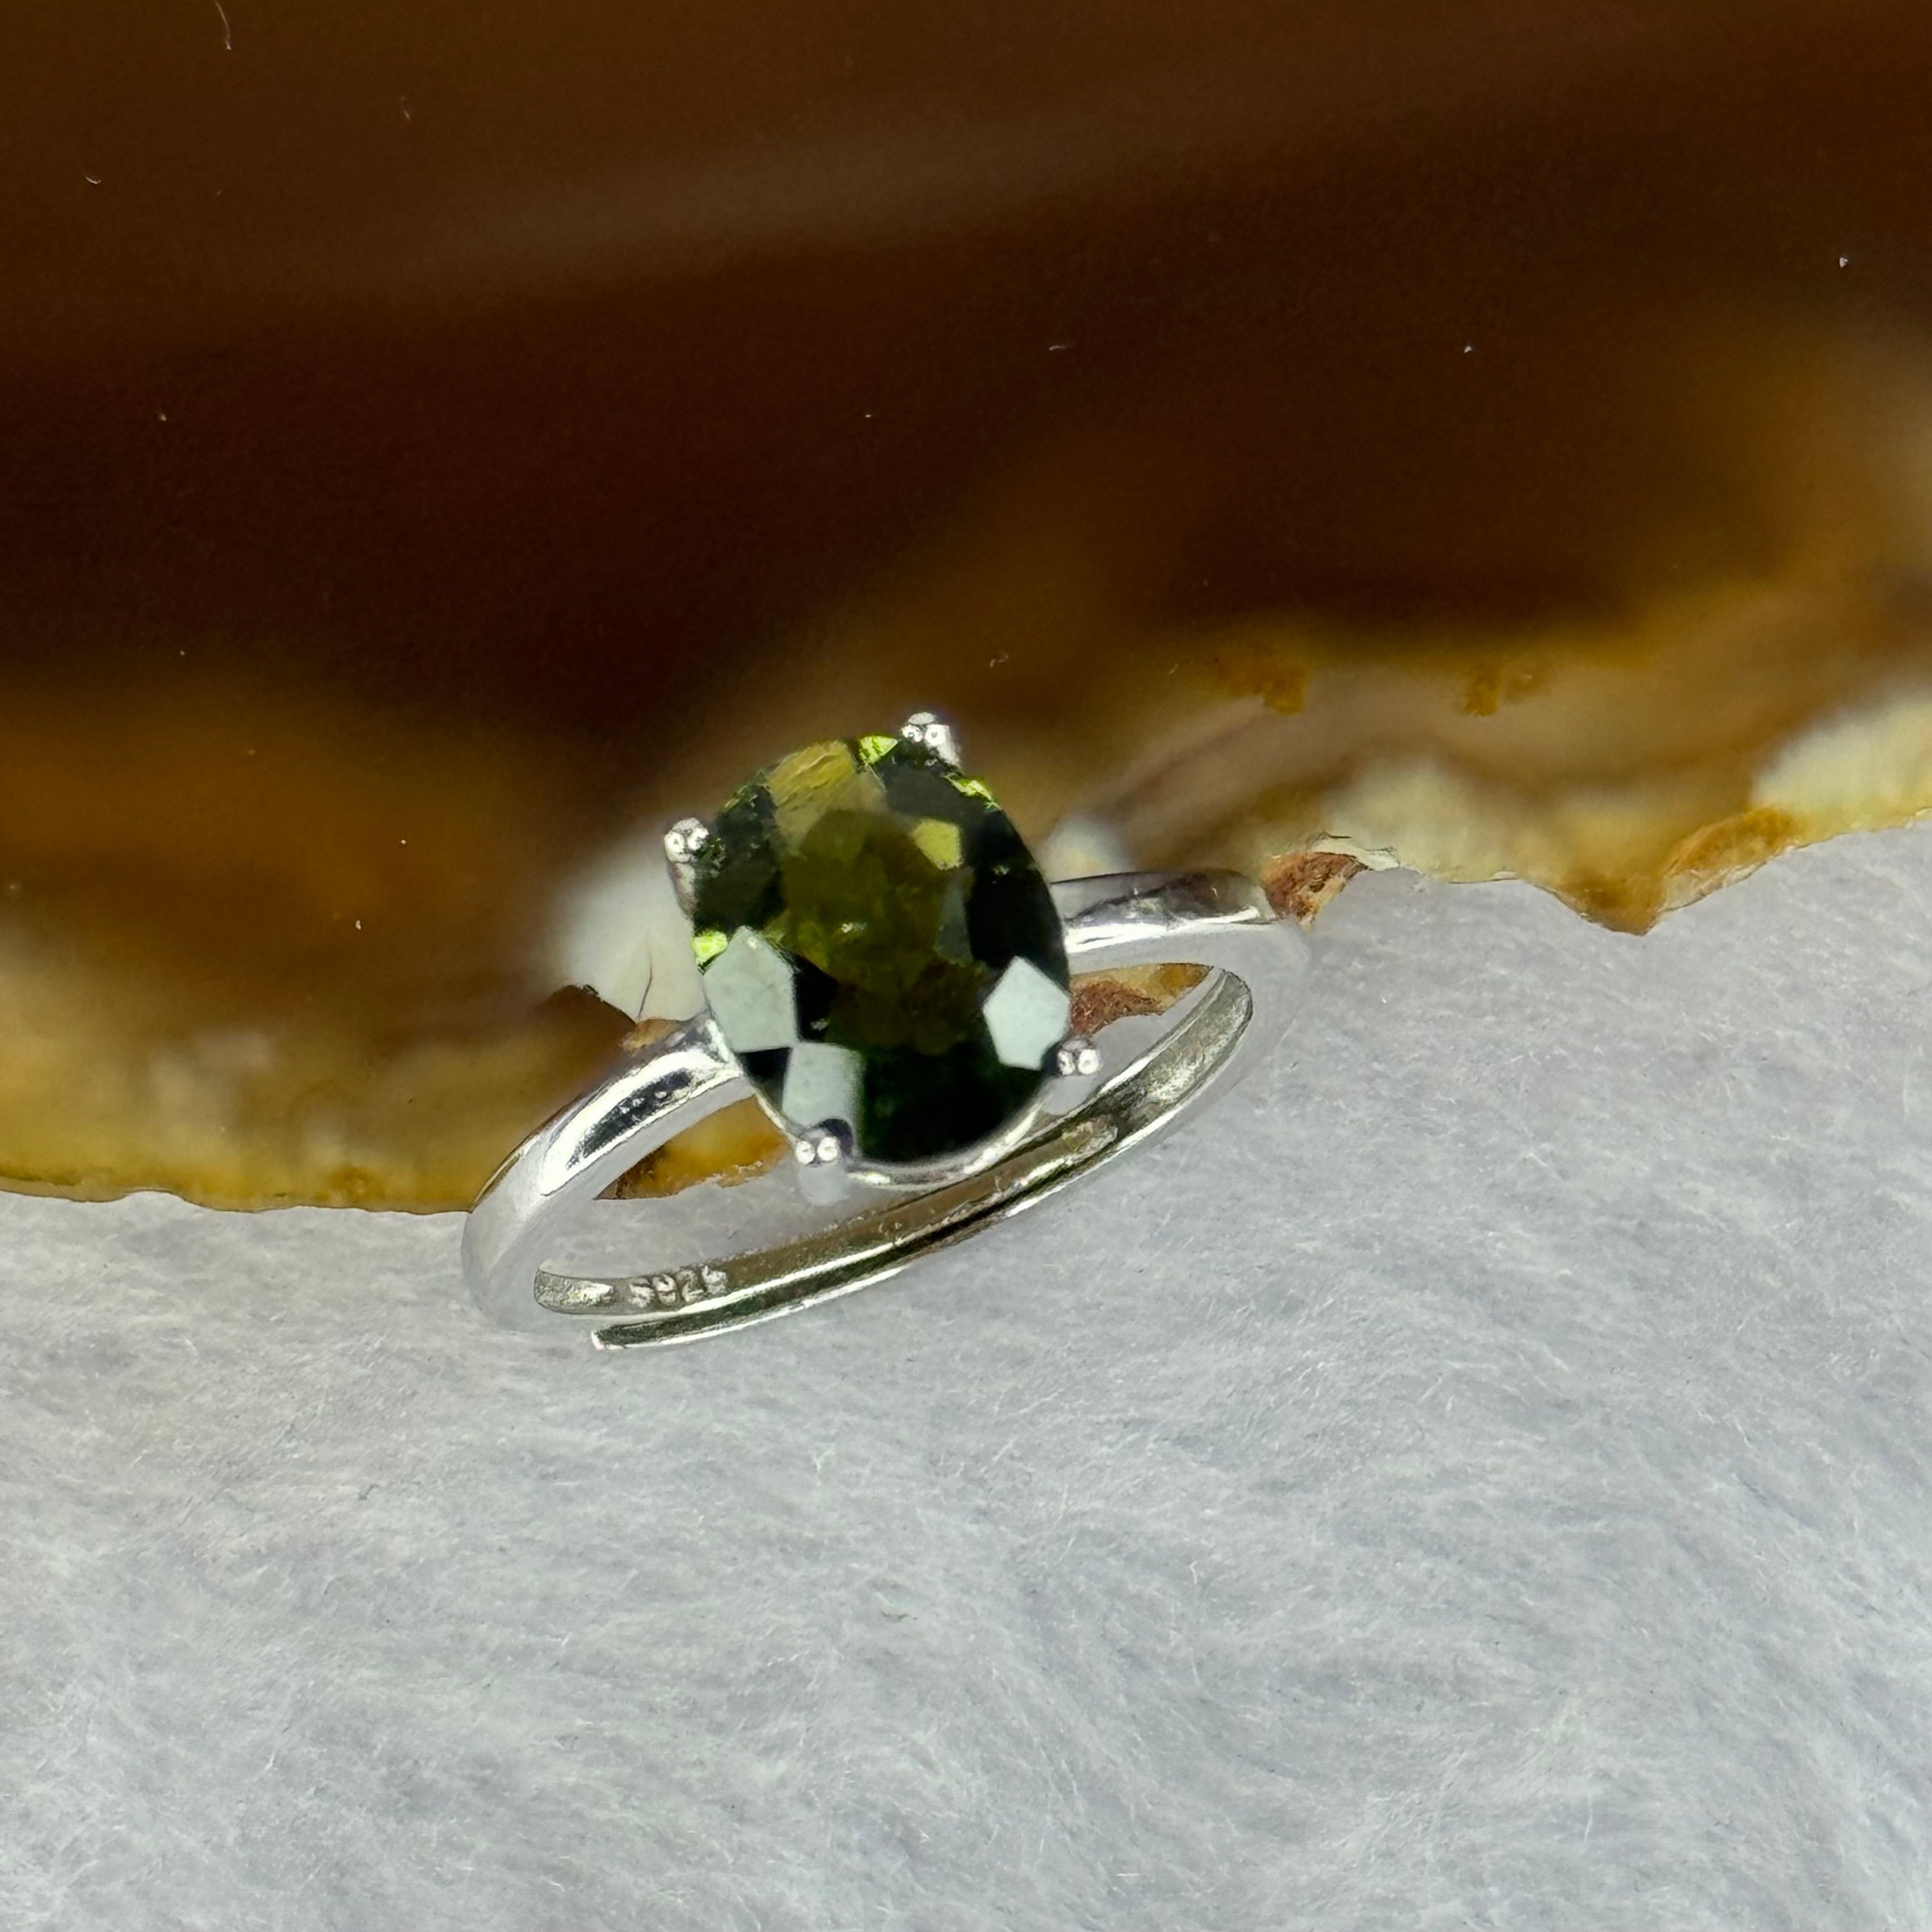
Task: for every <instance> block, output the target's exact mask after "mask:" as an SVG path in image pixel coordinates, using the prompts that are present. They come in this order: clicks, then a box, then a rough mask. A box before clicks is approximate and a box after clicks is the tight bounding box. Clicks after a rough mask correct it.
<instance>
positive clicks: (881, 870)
mask: <svg viewBox="0 0 1932 1932" xmlns="http://www.w3.org/2000/svg"><path fill="white" fill-rule="evenodd" d="M691 895H692V897H691V906H692V921H693V924H694V927H695V934H694V945H695V947H696V949H697V959H698V964H699V966H700V968H701V969H702V971H703V977H704V985H705V992H706V997H707V998H708V1000H709V1003H710V1007H711V1011H712V1017H713V1018H714V1019H715V1020H716V1022H717V1023H718V1030H719V1031H720V1032H721V1033H722V1034H723V1035H724V1040H725V1042H726V1043H727V1045H728V1046H730V1049H732V1051H733V1052H734V1053H735V1054H736V1055H737V1056H738V1058H739V1061H741V1063H742V1064H743V1067H744V1068H745V1073H747V1074H748V1076H750V1079H751V1082H752V1084H753V1085H754V1087H755V1088H757V1091H758V1092H759V1094H760V1096H761V1097H763V1100H764V1101H765V1103H766V1105H767V1106H769V1107H770V1108H771V1109H772V1110H773V1111H774V1112H775V1113H777V1114H778V1115H780V1116H781V1118H783V1119H784V1121H786V1122H787V1124H790V1126H792V1127H799V1128H809V1127H819V1126H823V1125H826V1124H830V1123H836V1124H839V1125H840V1126H841V1127H844V1129H845V1130H846V1131H847V1133H849V1134H850V1136H851V1139H852V1143H853V1151H855V1153H856V1154H857V1155H858V1156H859V1158H861V1159H862V1160H874V1161H883V1162H886V1163H895V1162H904V1161H916V1160H928V1159H931V1158H932V1157H935V1156H940V1155H944V1154H956V1153H958V1152H959V1151H961V1150H962V1149H963V1148H968V1147H971V1146H973V1145H975V1144H976V1143H977V1142H980V1141H982V1140H983V1139H986V1136H989V1134H992V1133H997V1132H998V1130H1000V1129H1001V1127H1004V1126H1005V1125H1007V1124H1008V1123H1009V1122H1010V1121H1012V1120H1013V1118H1014V1117H1015V1116H1016V1115H1018V1114H1019V1113H1020V1112H1022V1111H1023V1110H1024V1109H1025V1108H1026V1106H1028V1103H1030V1102H1031V1100H1033V1099H1034V1096H1035V1095H1036V1094H1037V1093H1038V1092H1039V1091H1040V1085H1041V1083H1042V1082H1043V1080H1044V1079H1046V1076H1047V1075H1048V1073H1050V1072H1051V1071H1052V1068H1053V1064H1054V1052H1055V1049H1056V1048H1057V1047H1058V1046H1059V1044H1060V1043H1061V1040H1064V1038H1065V1037H1066V1034H1067V1012H1068V1004H1067V951H1066V947H1065V944H1064V941H1063V940H1062V938H1061V924H1060V916H1059V913H1058V911H1057V910H1056V909H1055V906H1054V903H1053V899H1052V895H1051V893H1049V891H1048V889H1047V886H1046V880H1045V879H1044V878H1043V877H1042V876H1041V874H1040V868H1039V867H1038V866H1037V865H1036V864H1035V863H1034V859H1033V856H1032V854H1031V853H1029V852H1028V850H1027V848H1026V846H1025V843H1024V842H1023V841H1022V839H1021V838H1020V835H1019V832H1017V831H1016V830H1015V829H1014V827H1013V821H1012V820H1010V819H1009V818H1008V817H1007V814H1005V813H1004V811H1001V809H1000V808H999V806H998V805H997V804H996V803H995V802H994V800H993V798H992V795H991V793H989V792H988V791H987V790H986V787H985V786H984V785H983V784H980V781H978V780H977V778H968V777H967V776H966V775H965V774H964V773H962V772H960V771H959V770H957V769H956V768H955V767H954V766H953V765H952V764H951V763H949V762H948V761H947V760H946V759H945V758H944V757H941V756H940V755H939V754H938V753H937V752H935V751H933V750H932V748H930V747H929V745H926V744H924V743H922V742H918V741H917V740H916V739H910V738H904V737H901V738H886V737H868V738H858V739H842V738H841V739H829V740H827V741H826V742H823V743H820V744H816V745H806V746H805V748H803V749H802V751H794V752H793V753H792V754H791V755H790V757H785V758H782V759H781V760H779V761H778V763H776V764H775V765H772V766H770V767H769V769H766V770H764V771H762V772H759V773H758V774H757V776H756V777H754V778H751V780H750V781H748V783H746V784H745V785H744V786H742V787H741V788H740V789H739V790H738V791H737V792H736V793H735V794H734V795H733V797H732V799H731V800H730V802H729V803H728V804H727V805H726V806H725V808H724V810H723V811H721V813H719V814H718V817H717V820H715V823H713V825H712V827H711V832H710V835H709V838H706V840H705V841H703V844H701V845H700V847H699V848H698V850H697V853H696V856H695V859H694V864H693V869H692V880H691Z"/></svg>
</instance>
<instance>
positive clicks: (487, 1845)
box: [0, 827, 1932, 1932]
mask: <svg viewBox="0 0 1932 1932" xmlns="http://www.w3.org/2000/svg"><path fill="white" fill-rule="evenodd" d="M1315 937H1316V976H1315V980H1314V983H1313V989H1312V992H1311V993H1310V998H1309V1001H1308V1004H1307V1007H1306V1008H1305V1010H1304V1013H1303V1016H1302V1017H1301V1021H1300V1022H1299V1024H1298V1031H1297V1032H1296V1034H1295V1037H1293V1039H1292V1040H1291V1041H1290V1042H1289V1044H1288V1045H1287V1046H1286V1047H1285V1048H1284V1049H1283V1051H1282V1052H1280V1054H1279V1055H1278V1056H1277V1058H1275V1059H1274V1061H1273V1062H1272V1063H1271V1064H1270V1065H1268V1066H1267V1067H1265V1068H1264V1069H1263V1070H1262V1071H1261V1072H1260V1073H1258V1074H1257V1075H1256V1076H1254V1078H1253V1079H1252V1080H1251V1081H1250V1083H1249V1084H1248V1085H1247V1086H1245V1087H1244V1088H1241V1090H1239V1091H1237V1092H1236V1093H1235V1094H1231V1095H1230V1096H1229V1097H1227V1098H1226V1100H1223V1102H1221V1103H1220V1104H1219V1105H1218V1106H1216V1107H1215V1108H1214V1109H1213V1110H1212V1111H1211V1112H1206V1113H1204V1114H1203V1115H1202V1117H1201V1118H1199V1120H1198V1121H1194V1122H1193V1123H1191V1124H1189V1125H1188V1126H1187V1127H1184V1128H1183V1129H1181V1130H1179V1131H1178V1132H1177V1133H1175V1135H1174V1136H1172V1138H1170V1139H1169V1140H1167V1141H1166V1142H1163V1144H1162V1145H1160V1147H1159V1148H1156V1149H1154V1150H1152V1151H1149V1152H1148V1153H1146V1154H1143V1155H1141V1156H1139V1157H1136V1159H1134V1160H1130V1161H1125V1162H1123V1163H1121V1164H1120V1165H1119V1166H1118V1167H1116V1168H1115V1169H1110V1170H1108V1171H1107V1172H1104V1173H1103V1174H1100V1175H1096V1176H1094V1177H1093V1178H1091V1179H1089V1180H1088V1181H1085V1182H1083V1183H1082V1184H1079V1185H1078V1186H1076V1187H1073V1188H1072V1189H1070V1190H1068V1191H1067V1193H1065V1194H1064V1195H1062V1196H1059V1197H1058V1198H1057V1199H1055V1201H1054V1202H1052V1203H1050V1204H1049V1205H1046V1206H1043V1207H1042V1208H1040V1210H1039V1211H1037V1212H1035V1213H1033V1214H1028V1215H1025V1216H1024V1217H1021V1218H1020V1219H1019V1220H1016V1221H1014V1222H1013V1223H1010V1225H1008V1226H1004V1227H1002V1228H1001V1229H998V1230H996V1231H995V1232H991V1233H989V1234H988V1235H985V1236H983V1238H980V1239H978V1240H977V1241H972V1242H970V1243H968V1244H965V1245H964V1246H962V1247H959V1248H957V1249H956V1250H951V1251H950V1252H949V1253H946V1254H945V1255H944V1256H941V1257H938V1258H937V1259H934V1260H932V1261H931V1262H929V1263H927V1264H926V1265H922V1266H921V1267H919V1268H916V1269H914V1270H913V1271H910V1273H908V1274H906V1275H904V1276H902V1277H900V1278H899V1279H898V1280H897V1281H895V1283H892V1284H891V1285H889V1286H886V1287H883V1288H880V1289H876V1290H874V1291H872V1292H867V1293H865V1294H862V1295H856V1296H854V1297H853V1298H850V1300H848V1301H844V1302H841V1303H839V1304H835V1305H833V1306H832V1307H828V1308H824V1309H820V1310H814V1311H811V1312H809V1313H805V1314H802V1315H800V1316H798V1317H796V1319H790V1320H786V1321H781V1322H775V1323H772V1324H769V1325H766V1326H765V1327H764V1328H760V1329H758V1330H756V1331H751V1332H750V1333H747V1334H742V1335H739V1336H734V1337H727V1338H725V1339H724V1340H719V1341H716V1342H712V1343H706V1344H704V1345H703V1346H699V1347H694V1348H688V1349H672V1350H666V1351H664V1352H658V1353H645V1352H640V1353H634V1354H631V1355H621V1356H598V1355H593V1354H592V1353H591V1352H589V1349H587V1348H586V1347H585V1346H583V1343H582V1342H581V1341H580V1340H579V1339H577V1337H575V1336H574V1334H572V1335H568V1336H566V1337H565V1339H564V1340H562V1341H561V1342H559V1343H557V1344H556V1346H551V1345H550V1344H549V1343H547V1341H545V1340H541V1339H538V1340H532V1339H531V1338H529V1337H520V1336H517V1335H514V1334H505V1333H501V1332H499V1331H495V1330H493V1329H491V1328H489V1327H487V1325H485V1324H484V1322H483V1321H482V1320H481V1318H480V1317H478V1316H475V1314H473V1313H472V1312H471V1311H470V1310H469V1306H468V1304H467V1303H466V1300H465V1298H464V1295H463V1289H462V1285H461V1283H460V1280H459V1278H458V1273H457V1268H456V1260H457V1250H458V1223H457V1222H456V1221H455V1220H453V1219H452V1218H449V1217H439V1218H429V1219H419V1220H417V1219H410V1218H409V1217H401V1216H374V1215H365V1214H354V1213H346V1212H335V1213H326V1212H311V1211H299V1212H290V1213H281V1214H260V1215H254V1216H242V1215H224V1214H211V1213H207V1212H203V1211H198V1210H194V1209H191V1208H185V1207H183V1206H181V1205H179V1204H178V1203H175V1202H172V1201H169V1200H166V1199H156V1198H151V1197H149V1198H140V1199H131V1200H129V1201H126V1202H121V1203H118V1204H115V1205H110V1206H77V1205H71V1204H68V1203H65V1202H52V1201H40V1200H28V1199H5V1200H0V1376H4V1379H5V1380H4V1392H3V1393H0V1496H4V1508H5V1560H4V1562H0V1658H4V1699H5V1706H4V1721H0V1766H3V1767H4V1776H0V1925H4V1926H5V1927H7V1932H37V1928H45V1927H61V1928H68V1927H72V1928H76V1932H104V1928H109V1927H111V1928H113V1932H144V1928H148V1927H153V1928H156V1932H162V1929H163V1928H165V1929H166V1932H181V1928H190V1927H192V1928H202V1927H205V1928H212V1929H213V1932H239V1928H248V1929H249V1932H275V1928H290V1932H311V1928H314V1932H334V1928H341V1932H385V1928H396V1929H397V1932H430V1928H437V1927H463V1928H464V1932H547V1928H551V1927H556V1928H559V1932H561V1929H562V1928H566V1927H567V1928H571V1932H601V1928H625V1929H626V1932H630V1928H635V1929H636V1932H736V1928H745V1932H750V1928H792V1927H796V1928H799V1932H858V1928H860V1927H882V1928H893V1932H898V1928H907V1932H1033V1928H1040V1932H1046V1928H1063V1927H1064V1928H1070V1932H1071V1929H1072V1928H1080V1932H1190V1928H1201V1932H1300V1929H1301V1928H1307V1932H1356V1928H1367V1932H1378V1929H1379V1928H1383V1927H1387V1928H1391V1932H1431V1929H1433V1928H1443V1932H1448V1928H1461V1927H1484V1928H1490V1932H1529V1928H1549V1932H1700V1928H1714V1932H1715V1928H1722V1932H1781V1928H1790V1932H1841V1928H1843V1929H1844V1932H1849V1928H1871V1929H1872V1932H1878V1928H1881V1927H1893V1928H1900V1929H1901V1932H1903V1928H1911V1927H1924V1926H1926V1925H1927V1924H1932V1405H1928V1401H1927V1394H1928V1378H1929V1377H1932V1323H1928V1319H1927V1318H1928V1313H1932V1307H1929V1306H1928V1304H1932V1060H1928V1045H1932V828H1926V827H1920V828H1918V829H1910V830H1907V831H1905V832H1897V833H1889V834H1885V835H1878V836H1869V837H1853V838H1846V839H1843V840H1842V841H1839V842H1838V843H1836V844H1833V845H1831V846H1829V847H1825V848H1822V849H1819V850H1813V851H1810V852H1806V853H1799V854H1797V855H1795V856H1791V857H1788V858H1786V859H1781V860H1779V861H1778V862H1776V863H1775V864H1774V865H1772V866H1770V867H1769V868H1767V869H1766V870H1765V871H1762V872H1761V873H1760V874H1757V876H1755V877H1752V878H1751V879H1748V880H1745V881H1743V882H1742V883H1739V884H1737V885H1736V886H1733V887H1731V888H1730V889H1727V890H1725V891H1724V892H1721V893H1720V894H1718V895H1716V896H1715V897H1714V898H1711V899H1709V900H1707V901H1704V902H1703V903H1702V904H1697V905H1695V906H1692V907H1689V908H1688V909H1686V910H1683V911H1682V912H1680V913H1677V914H1676V915H1674V916H1672V917H1671V918H1670V919H1669V920H1667V922H1665V923H1664V926H1662V927H1661V929H1659V930H1658V932H1655V934H1653V935H1651V936H1649V937H1648V938H1643V939H1641V940H1639V939H1632V938H1625V937H1620V936H1618V935H1613V934H1610V933H1607V932H1602V931H1600V930H1598V929H1595V928H1594V927H1592V926H1589V925H1586V924H1585V923H1583V922H1582V921H1580V919H1577V918H1576V917H1575V916H1574V915H1573V914H1571V913H1569V912H1568V911H1567V910H1565V909H1564V908H1563V907H1561V906H1560V905H1559V904H1556V902H1555V901H1553V900H1551V899H1550V898H1546V897H1544V896H1543V895H1541V894H1539V893H1538V892H1535V891H1534V890H1532V889H1530V888H1529V887H1528V886H1520V885H1514V884H1507V883H1505V884H1497V885H1493V886H1454V887H1452V886H1441V885H1436V884H1432V883H1425V882H1422V881H1421V880H1418V879H1416V878H1415V877H1412V876H1411V875H1409V874H1405V873H1397V872H1383V873H1379V874H1372V875H1369V876H1366V877H1362V878H1361V879H1359V880H1357V881H1356V882H1355V883H1354V884H1352V886H1349V889H1347V891H1346V892H1344V893H1343V895H1342V896H1341V897H1340V898H1339V899H1338V900H1337V901H1336V903H1335V904H1334V905H1333V906H1332V907H1331V908H1330V909H1329V910H1328V912H1326V913H1325V914H1324V915H1323V916H1322V919H1321V922H1320V923H1319V926H1318V928H1317V929H1316V935H1315ZM758 1185H760V1186H765V1187H777V1186H779V1185H781V1181H778V1180H777V1179H773V1180H771V1181H767V1182H765V1183H761V1184H758ZM740 1198H742V1197H740ZM692 1200H696V1201H697V1202H700V1204H701V1212H702V1214H703V1215H704V1216H706V1217H709V1220H710V1222H711V1223H712V1225H713V1226H714V1228H715V1240H716V1241H717V1243H718V1244H719V1245H721V1246H722V1245H724V1244H727V1243H728V1241H729V1239H730V1235H729V1232H728V1229H729V1225H730V1217H731V1216H732V1214H733V1211H734V1196H733V1194H732V1193H730V1192H728V1191H717V1192H715V1193H711V1194H709V1195H706V1196H698V1197H688V1198H687V1199H686V1201H685V1203H684V1204H683V1205H684V1206H685V1211H686V1212H687V1213H688V1212H689V1211H691V1208H690V1203H691V1201H692ZM648 1259H649V1257H648V1256H640V1265H643V1263H645V1262H647V1261H648Z"/></svg>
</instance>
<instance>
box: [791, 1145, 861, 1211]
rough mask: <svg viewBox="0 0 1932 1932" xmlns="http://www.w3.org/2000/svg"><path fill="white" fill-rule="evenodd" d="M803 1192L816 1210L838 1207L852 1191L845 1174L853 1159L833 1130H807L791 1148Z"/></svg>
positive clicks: (800, 1188)
mask: <svg viewBox="0 0 1932 1932" xmlns="http://www.w3.org/2000/svg"><path fill="white" fill-rule="evenodd" d="M791 1157H792V1160H793V1164H794V1166H796V1169H797V1172H798V1184H799V1191H800V1192H801V1193H802V1194H803V1195H804V1196H805V1199H806V1200H808V1201H809V1202H811V1203H812V1204H813V1205H814V1206H815V1207H820V1208H828V1207H832V1206H835V1205H836V1204H837V1203H838V1202H841V1201H843V1200H844V1199H845V1197H846V1196H847V1195H848V1194H850V1193H851V1191H852V1181H851V1177H850V1175H848V1174H847V1172H846V1163H847V1160H848V1159H849V1158H850V1156H849V1153H848V1151H847V1147H846V1143H845V1137H844V1135H843V1134H841V1133H840V1132H839V1130H838V1128H836V1127H832V1126H821V1127H808V1128H807V1129H806V1130H805V1131H804V1132H803V1133H800V1134H799V1135H798V1136H796V1137H795V1138H794V1139H793V1142H792V1144H791Z"/></svg>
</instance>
